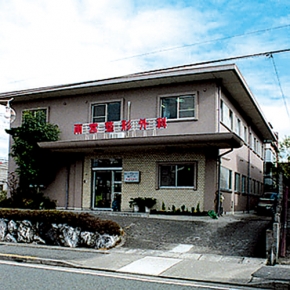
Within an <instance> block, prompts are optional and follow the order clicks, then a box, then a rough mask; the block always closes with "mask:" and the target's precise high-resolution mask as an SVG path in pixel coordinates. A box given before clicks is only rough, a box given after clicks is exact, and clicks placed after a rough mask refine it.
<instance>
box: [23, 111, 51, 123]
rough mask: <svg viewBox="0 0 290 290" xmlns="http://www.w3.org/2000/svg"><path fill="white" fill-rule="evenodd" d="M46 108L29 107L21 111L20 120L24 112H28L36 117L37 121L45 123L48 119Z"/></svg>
mask: <svg viewBox="0 0 290 290" xmlns="http://www.w3.org/2000/svg"><path fill="white" fill-rule="evenodd" d="M47 111H48V110H47V109H46V108H39V109H29V110H24V111H22V121H23V120H24V118H25V114H27V113H30V114H32V116H33V117H34V118H38V121H39V122H41V123H46V122H47V121H48V120H47V119H48V113H47Z"/></svg>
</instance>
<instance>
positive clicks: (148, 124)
mask: <svg viewBox="0 0 290 290" xmlns="http://www.w3.org/2000/svg"><path fill="white" fill-rule="evenodd" d="M166 128H167V119H166V118H150V119H146V118H144V119H138V120H122V121H116V122H112V121H109V122H104V123H88V124H74V134H75V135H78V134H96V133H119V132H130V131H137V130H156V129H166Z"/></svg>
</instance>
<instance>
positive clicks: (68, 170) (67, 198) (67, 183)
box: [65, 164, 70, 209]
mask: <svg viewBox="0 0 290 290" xmlns="http://www.w3.org/2000/svg"><path fill="white" fill-rule="evenodd" d="M69 175H70V165H69V164H68V165H67V166H66V184H65V209H68V200H69Z"/></svg>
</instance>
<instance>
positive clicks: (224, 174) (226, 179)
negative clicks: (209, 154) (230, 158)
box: [221, 167, 232, 190]
mask: <svg viewBox="0 0 290 290" xmlns="http://www.w3.org/2000/svg"><path fill="white" fill-rule="evenodd" d="M221 189H223V190H231V189H232V171H231V170H230V169H228V168H225V167H221Z"/></svg>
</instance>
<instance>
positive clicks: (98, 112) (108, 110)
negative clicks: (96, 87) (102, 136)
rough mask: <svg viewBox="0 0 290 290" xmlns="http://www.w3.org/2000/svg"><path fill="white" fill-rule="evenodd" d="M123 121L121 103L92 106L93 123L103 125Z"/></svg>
mask: <svg viewBox="0 0 290 290" xmlns="http://www.w3.org/2000/svg"><path fill="white" fill-rule="evenodd" d="M120 120H121V102H112V103H103V104H95V105H93V106H92V122H93V123H102V122H109V121H120Z"/></svg>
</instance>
